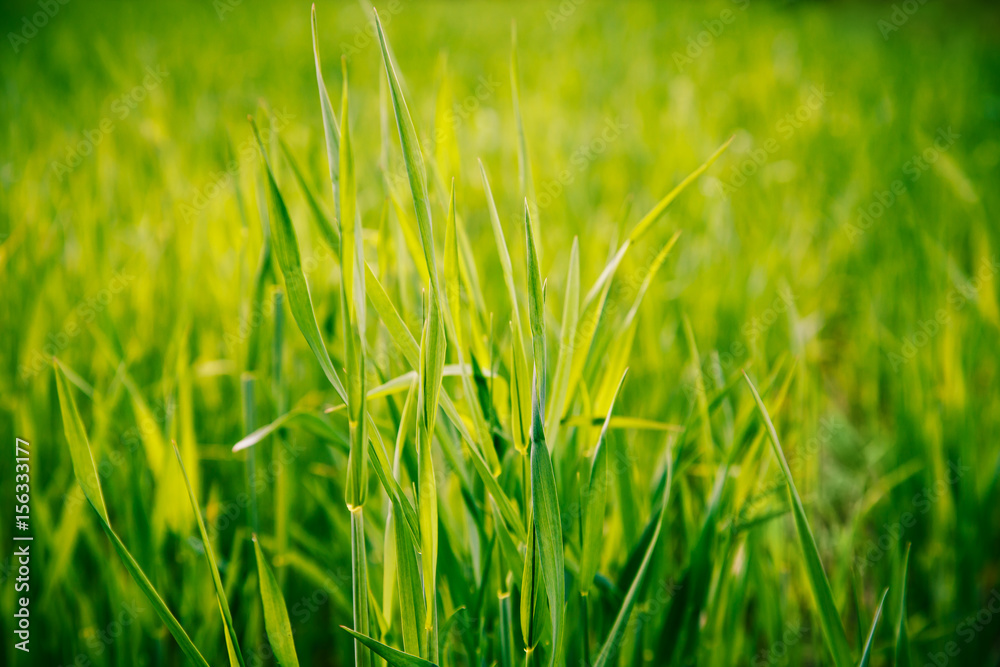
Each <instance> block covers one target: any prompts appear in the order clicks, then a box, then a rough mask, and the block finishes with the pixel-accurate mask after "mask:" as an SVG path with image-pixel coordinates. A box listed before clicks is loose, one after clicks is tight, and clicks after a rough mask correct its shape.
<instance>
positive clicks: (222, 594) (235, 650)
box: [173, 443, 246, 665]
mask: <svg viewBox="0 0 1000 667" xmlns="http://www.w3.org/2000/svg"><path fill="white" fill-rule="evenodd" d="M173 446H174V456H176V457H177V463H178V464H179V465H180V467H181V473H182V474H183V475H184V483H185V484H186V485H187V490H188V499H189V500H190V501H191V509H192V510H193V511H194V516H195V518H196V519H197V521H198V532H199V533H200V534H201V541H202V544H204V545H205V558H206V559H208V567H209V569H210V570H211V571H212V583H213V584H215V595H216V598H217V599H218V602H219V611H220V612H221V613H222V620H223V621H224V622H225V624H226V648H227V650H228V652H229V660H230V663H236V664H239V665H245V664H246V663H245V662H244V661H243V652H242V651H241V650H240V639H239V635H237V633H236V628H235V626H234V625H233V615H232V611H231V610H230V609H229V599H228V598H227V597H226V589H225V588H224V587H223V585H222V578H221V577H220V576H219V566H218V564H217V563H216V562H215V550H214V549H213V548H212V542H211V540H209V539H208V531H207V530H206V529H205V520H204V519H203V518H202V516H201V507H200V506H199V504H198V497H197V496H196V495H195V492H194V488H193V487H192V486H191V480H190V479H189V478H188V473H187V468H186V467H185V466H184V459H182V458H181V452H180V450H179V449H177V443H173Z"/></svg>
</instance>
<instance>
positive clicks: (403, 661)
mask: <svg viewBox="0 0 1000 667" xmlns="http://www.w3.org/2000/svg"><path fill="white" fill-rule="evenodd" d="M340 627H341V629H342V630H344V631H345V632H347V633H348V634H350V635H351V636H352V637H354V639H356V640H357V641H359V642H361V643H362V644H364V645H365V646H367V647H368V648H370V649H371V650H372V652H374V653H375V654H376V655H378V656H379V657H380V658H382V659H383V660H385V661H386V662H387V663H389V664H390V665H392V667H437V663H433V662H431V661H429V660H424V659H423V658H418V657H417V656H415V655H411V654H409V653H403V652H402V651H400V650H399V649H395V648H392V647H391V646H386V645H385V644H383V643H382V642H380V641H376V640H374V639H372V638H371V637H369V636H367V635H363V634H361V633H358V632H355V631H354V630H351V629H350V628H348V627H345V626H343V625H342V626H340Z"/></svg>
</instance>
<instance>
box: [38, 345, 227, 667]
mask: <svg viewBox="0 0 1000 667" xmlns="http://www.w3.org/2000/svg"><path fill="white" fill-rule="evenodd" d="M54 365H55V371H56V389H57V391H58V394H59V405H60V408H61V410H62V415H63V429H64V431H65V432H66V441H67V443H68V444H69V450H70V456H71V458H72V459H73V468H74V473H75V475H76V480H77V482H78V483H79V484H80V486H81V487H83V490H84V493H85V494H87V500H89V501H90V504H91V506H92V507H93V508H94V511H95V512H97V517H98V518H99V519H100V521H101V527H102V528H104V532H105V533H106V534H107V536H108V538H109V539H110V540H111V544H112V546H113V547H114V548H115V551H117V552H118V557H119V558H121V560H122V563H124V565H125V569H127V570H128V573H129V574H130V575H131V576H132V580H133V581H135V583H136V584H137V585H138V586H139V589H140V590H141V591H142V592H143V594H144V595H145V596H146V599H147V600H149V602H150V604H151V605H152V606H153V610H154V611H156V615H157V616H159V617H160V619H161V620H162V621H163V623H164V625H166V626H167V629H168V630H169V631H170V634H171V635H173V636H174V639H176V640H177V644H178V645H179V646H180V648H181V651H183V652H184V655H186V656H187V657H188V660H190V661H191V662H192V663H194V664H195V665H199V666H202V665H203V666H204V667H208V661H206V660H205V658H204V656H202V654H201V652H200V651H199V650H198V647H196V646H195V645H194V642H192V641H191V637H189V636H188V634H187V632H186V631H185V630H184V628H183V627H181V624H180V622H179V621H178V620H177V618H176V617H175V616H174V614H173V612H171V611H170V609H169V608H168V607H167V604H166V603H165V602H164V601H163V598H161V597H160V594H159V593H157V592H156V589H155V588H154V587H153V584H152V583H151V582H150V581H149V578H148V577H146V573H145V572H143V571H142V568H141V567H139V564H138V563H137V562H136V561H135V559H134V558H133V557H132V554H130V553H129V551H128V549H127V548H126V547H125V545H124V544H123V543H122V541H121V540H120V539H119V538H118V535H117V534H116V533H115V531H114V530H112V528H111V523H110V522H109V521H108V511H107V508H106V507H105V506H104V496H103V495H102V493H101V483H100V478H99V477H98V476H97V466H95V465H94V455H93V453H92V451H91V449H90V441H89V440H88V439H87V432H86V429H84V427H83V420H82V419H80V413H79V411H78V410H77V408H76V401H75V400H74V399H73V394H72V392H71V390H70V387H69V380H68V379H67V377H66V373H65V372H64V371H63V369H62V366H60V364H59V362H58V361H55V362H54Z"/></svg>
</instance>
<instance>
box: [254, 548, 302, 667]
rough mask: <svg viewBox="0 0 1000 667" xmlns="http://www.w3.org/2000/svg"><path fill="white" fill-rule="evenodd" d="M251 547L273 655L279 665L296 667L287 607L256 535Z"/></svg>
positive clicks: (296, 660) (295, 655) (265, 626)
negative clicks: (254, 556)
mask: <svg viewBox="0 0 1000 667" xmlns="http://www.w3.org/2000/svg"><path fill="white" fill-rule="evenodd" d="M253 549H254V553H255V554H256V556H257V581H258V583H259V586H260V601H261V603H262V604H263V606H264V628H265V629H266V630H267V639H268V641H269V642H270V644H271V649H272V650H273V651H274V657H275V659H276V660H277V661H278V664H279V665H281V667H298V664H299V656H298V655H297V654H296V652H295V641H294V639H293V636H292V635H293V633H292V624H291V622H290V621H289V620H288V609H287V608H286V607H285V599H284V597H282V595H281V587H279V586H278V581H277V579H275V578H274V573H273V572H271V566H270V565H268V564H267V559H266V558H265V557H264V552H263V551H261V548H260V544H259V543H258V541H257V536H256V535H254V536H253Z"/></svg>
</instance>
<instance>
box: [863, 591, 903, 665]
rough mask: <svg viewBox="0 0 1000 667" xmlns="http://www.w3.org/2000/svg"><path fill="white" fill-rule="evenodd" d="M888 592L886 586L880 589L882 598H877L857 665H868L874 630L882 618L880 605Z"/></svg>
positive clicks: (873, 640) (873, 642)
mask: <svg viewBox="0 0 1000 667" xmlns="http://www.w3.org/2000/svg"><path fill="white" fill-rule="evenodd" d="M888 594H889V589H888V588H886V589H885V590H884V591H882V598H881V599H880V600H879V603H878V609H876V610H875V617H874V618H872V627H871V629H870V630H869V631H868V639H867V640H865V648H864V650H863V651H862V652H861V659H860V660H859V661H858V667H868V663H869V662H871V657H872V647H873V646H874V645H875V630H877V629H878V622H879V620H881V618H882V606H883V605H884V604H885V597H886V596H887V595H888ZM897 665H898V663H897Z"/></svg>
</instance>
